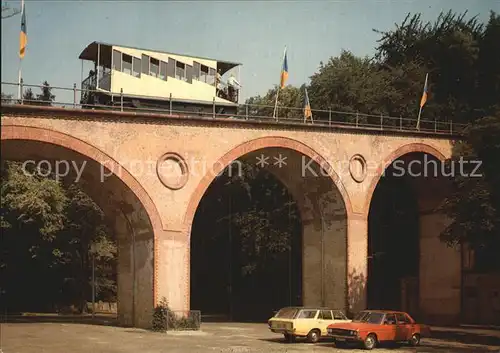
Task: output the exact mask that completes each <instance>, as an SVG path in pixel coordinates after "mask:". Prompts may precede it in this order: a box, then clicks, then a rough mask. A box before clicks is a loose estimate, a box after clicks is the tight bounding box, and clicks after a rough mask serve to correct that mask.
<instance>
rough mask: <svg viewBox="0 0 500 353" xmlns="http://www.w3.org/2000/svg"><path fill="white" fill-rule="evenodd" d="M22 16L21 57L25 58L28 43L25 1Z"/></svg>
mask: <svg viewBox="0 0 500 353" xmlns="http://www.w3.org/2000/svg"><path fill="white" fill-rule="evenodd" d="M22 12H23V14H22V16H21V33H20V35H19V57H20V58H21V59H22V58H24V54H25V53H26V44H27V43H28V32H27V29H26V12H25V8H24V1H23V8H22Z"/></svg>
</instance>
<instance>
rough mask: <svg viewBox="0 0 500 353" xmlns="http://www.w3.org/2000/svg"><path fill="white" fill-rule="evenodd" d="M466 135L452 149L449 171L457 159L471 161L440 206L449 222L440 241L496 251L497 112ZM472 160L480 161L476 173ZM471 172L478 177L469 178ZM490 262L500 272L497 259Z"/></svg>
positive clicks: (499, 208) (499, 206)
mask: <svg viewBox="0 0 500 353" xmlns="http://www.w3.org/2000/svg"><path fill="white" fill-rule="evenodd" d="M466 133H467V135H466V140H465V141H464V142H461V143H459V144H457V145H456V146H455V153H454V154H455V157H454V158H452V160H451V161H450V164H449V168H451V163H458V162H459V160H460V158H463V159H464V160H466V161H474V162H473V163H468V164H464V167H465V168H464V171H465V173H464V174H465V176H464V175H461V174H460V173H456V174H457V176H456V177H455V178H454V179H453V181H452V182H453V185H452V186H453V190H452V193H451V196H449V197H448V198H447V199H446V202H445V203H444V204H443V206H442V207H441V209H442V210H443V211H444V212H446V214H447V215H448V216H449V217H450V218H451V219H452V222H451V224H450V225H449V226H448V227H447V228H446V230H445V231H444V232H443V234H442V239H443V241H446V242H447V243H449V244H451V245H456V244H463V243H467V244H469V245H470V246H471V247H472V248H473V249H476V250H478V249H483V248H490V249H492V250H493V249H498V245H499V244H498V242H499V240H500V237H499V234H500V188H499V185H500V143H499V141H500V113H497V114H496V115H495V116H489V117H485V118H483V119H479V120H477V121H476V122H475V123H474V124H472V125H471V126H470V127H469V128H468V129H467V131H466ZM475 161H480V162H481V165H480V168H479V169H478V170H475V169H476V165H477V163H476V162H475ZM474 170H475V171H474ZM472 172H474V173H475V174H478V175H480V176H478V177H474V176H472V177H471V176H468V175H470V174H471V173H472ZM493 251H496V250H493ZM493 263H496V266H497V268H498V269H500V261H499V260H498V258H496V260H495V261H493ZM494 266H495V265H494Z"/></svg>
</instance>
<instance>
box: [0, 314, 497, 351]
mask: <svg viewBox="0 0 500 353" xmlns="http://www.w3.org/2000/svg"><path fill="white" fill-rule="evenodd" d="M433 332H434V335H435V338H434V337H433V338H432V339H427V340H422V345H421V346H420V347H418V348H410V347H406V346H398V347H381V348H377V349H375V350H374V351H373V352H377V353H388V352H391V353H399V352H429V353H445V352H450V353H451V352H453V353H481V352H500V330H497V331H495V330H477V329H476V330H473V329H466V330H460V329H448V328H433ZM84 352H85V353H88V352H91V353H101V352H103V353H104V352H106V353H115V352H116V353H138V352H148V353H159V352H165V353H181V352H195V353H198V352H200V353H201V352H203V353H206V352H248V353H257V352H259V353H260V352H261V353H273V352H276V353H278V352H280V353H281V352H283V353H284V352H289V353H292V352H330V353H337V352H353V353H354V352H364V351H363V350H361V349H359V348H346V349H340V348H335V346H334V344H333V343H332V342H329V341H325V342H320V343H318V344H315V345H312V344H308V343H305V342H302V341H298V342H297V343H284V342H283V340H282V338H281V336H279V335H276V334H273V333H271V332H269V330H268V329H267V326H266V325H265V324H237V323H205V324H202V327H201V331H197V332H168V333H155V332H150V331H147V330H141V329H133V328H123V327H116V326H112V325H110V324H109V323H102V322H101V324H100V325H95V324H94V325H90V324H87V323H84V322H79V323H77V322H54V320H52V322H39V321H37V322H35V321H33V320H32V321H29V320H26V321H25V322H9V323H2V324H1V339H0V353H84Z"/></svg>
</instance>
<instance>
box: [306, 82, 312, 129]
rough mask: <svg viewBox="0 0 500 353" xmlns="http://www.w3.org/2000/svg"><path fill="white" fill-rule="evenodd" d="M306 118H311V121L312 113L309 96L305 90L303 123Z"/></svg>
mask: <svg viewBox="0 0 500 353" xmlns="http://www.w3.org/2000/svg"><path fill="white" fill-rule="evenodd" d="M307 118H311V121H312V111H311V104H310V103H309V95H308V94H307V88H306V89H305V101H304V122H305V121H306V120H307Z"/></svg>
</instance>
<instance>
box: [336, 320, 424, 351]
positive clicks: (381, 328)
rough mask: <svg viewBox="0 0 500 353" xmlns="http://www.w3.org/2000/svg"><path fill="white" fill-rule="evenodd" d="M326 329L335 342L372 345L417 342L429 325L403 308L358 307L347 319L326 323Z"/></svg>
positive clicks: (370, 346)
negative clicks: (354, 315)
mask: <svg viewBox="0 0 500 353" xmlns="http://www.w3.org/2000/svg"><path fill="white" fill-rule="evenodd" d="M327 332H328V336H330V337H332V338H333V339H334V341H335V345H336V346H341V345H344V344H346V343H348V342H357V343H361V344H363V346H364V348H365V349H373V348H374V347H375V346H376V345H377V344H378V343H379V342H408V343H409V344H410V345H412V346H418V345H419V344H420V339H421V338H422V337H429V336H430V328H429V326H427V325H422V324H417V323H416V322H415V320H413V318H412V317H411V316H410V315H408V314H407V313H405V312H401V311H388V310H364V311H361V312H359V313H358V314H357V315H356V317H355V318H354V320H352V322H350V323H338V324H331V325H328V327H327Z"/></svg>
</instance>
